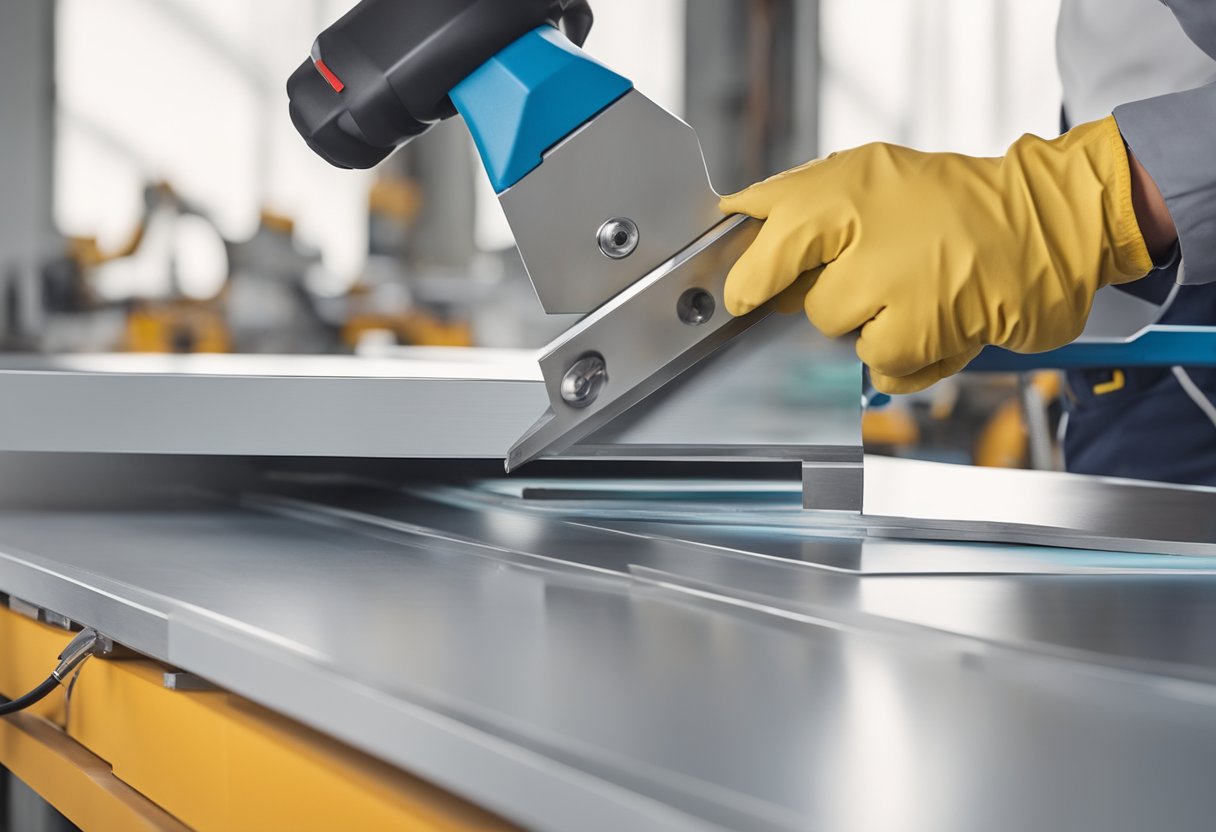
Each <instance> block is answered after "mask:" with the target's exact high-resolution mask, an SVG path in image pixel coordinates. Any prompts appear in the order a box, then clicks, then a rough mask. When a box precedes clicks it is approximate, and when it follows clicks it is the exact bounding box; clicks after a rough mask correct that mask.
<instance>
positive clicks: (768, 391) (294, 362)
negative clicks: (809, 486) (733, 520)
mask: <svg viewBox="0 0 1216 832" xmlns="http://www.w3.org/2000/svg"><path fill="white" fill-rule="evenodd" d="M536 361H537V356H536V354H535V353H533V352H531V351H525V350H518V351H510V350H438V349H421V350H418V349H406V350H398V351H396V352H395V353H394V357H393V358H362V357H334V356H331V357H327V356H295V357H291V356H243V355H224V356H220V355H215V356H153V355H133V354H132V355H98V356H61V357H29V356H0V400H3V401H4V402H5V406H4V408H0V451H47V452H56V453H68V452H80V453H131V454H166V455H192V456H197V455H231V456H251V457H263V456H267V457H288V456H290V457H356V458H363V457H369V458H417V459H487V460H501V459H503V458H504V457H505V456H506V454H507V451H508V449H509V448H510V447H511V444H512V443H513V442H514V441H515V440H516V439H517V438H518V437H519V436H520V435H521V434H522V433H523V432H524V431H525V430H527V428H528V426H529V425H531V424H532V423H533V422H534V421H535V420H536V417H537V415H538V414H540V413H542V412H543V411H544V410H545V408H546V407H547V405H548V398H547V393H546V390H545V387H544V383H543V381H542V379H541V376H540V371H539V369H538V367H537V363H536ZM804 365H813V366H814V367H816V368H817V372H818V373H820V374H823V373H827V374H828V375H829V376H831V378H830V380H829V383H822V382H819V381H818V380H817V379H816V380H811V381H810V382H808V383H805V384H802V383H800V384H798V385H791V384H790V377H791V376H793V377H794V378H795V380H796V381H799V382H800V381H801V380H800V379H799V378H798V376H797V374H798V373H799V368H800V367H802V366H804ZM856 366H857V365H856V363H855V359H854V358H853V357H852V355H851V354H848V353H847V352H846V351H841V350H839V349H838V348H836V347H835V346H833V345H832V344H830V343H828V342H826V341H825V340H823V339H820V338H818V337H817V336H816V335H815V334H814V333H813V332H812V331H811V330H810V328H809V327H807V326H805V324H804V323H802V322H801V321H798V320H795V319H793V318H784V319H780V320H778V319H776V318H772V319H769V320H767V321H764V322H762V323H761V324H759V325H757V326H756V327H754V328H753V330H752V331H750V332H749V333H748V337H747V338H743V339H737V340H736V342H735V343H732V344H730V345H729V346H728V347H727V348H725V349H723V350H720V351H719V352H718V353H717V354H715V355H713V356H711V357H710V358H709V359H707V360H706V361H704V362H702V364H701V365H700V366H698V367H697V368H694V369H693V370H691V371H690V372H688V373H686V374H685V375H684V376H683V377H682V378H680V379H679V380H677V381H676V382H675V383H673V384H671V385H669V386H668V387H667V388H665V389H664V390H662V391H660V392H659V393H658V394H656V395H655V396H653V397H651V400H648V401H646V402H643V403H642V404H641V405H639V406H638V407H636V408H634V409H633V410H632V411H630V412H629V413H628V414H626V416H625V417H624V418H622V419H620V420H617V421H616V422H614V423H613V424H612V425H609V426H607V427H606V428H605V429H604V430H602V431H600V432H599V433H598V434H597V435H596V436H593V437H588V442H589V443H590V444H591V445H592V446H593V447H592V448H591V449H590V450H589V451H588V454H589V455H591V456H597V457H598V456H603V455H605V453H606V451H611V452H613V453H614V455H617V456H645V455H646V454H647V453H649V451H650V450H651V449H652V448H654V447H656V446H663V447H666V448H668V449H672V450H674V451H676V454H675V456H677V457H685V458H687V457H690V456H691V457H696V456H700V455H702V454H703V453H704V452H709V453H710V454H711V455H712V456H714V458H717V457H718V456H725V457H728V458H729V457H737V456H739V455H740V454H741V453H743V454H750V455H751V456H752V457H753V458H757V459H769V458H774V457H773V453H774V451H777V452H779V453H780V456H778V457H776V458H782V459H784V458H791V457H790V456H789V455H788V453H787V449H788V448H790V447H791V446H810V447H812V448H813V447H815V446H820V445H827V446H835V445H844V446H850V447H852V448H858V447H860V441H861V428H860V414H859V413H858V411H857V407H856V401H855V397H854V396H853V395H852V394H851V393H850V392H849V390H848V386H847V384H846V385H844V386H842V385H841V384H839V383H838V382H837V381H835V380H834V378H835V376H839V377H841V378H845V379H847V378H850V377H851V376H852V375H853V374H854V373H855V372H856ZM833 374H834V375H833ZM791 387H793V389H795V390H801V389H803V388H805V389H806V391H807V392H806V393H805V394H803V395H802V398H792V399H791V400H790V401H788V402H787V401H783V400H777V399H774V391H775V390H782V389H784V390H789V389H791ZM756 403H763V404H764V408H763V410H764V413H763V414H761V415H759V416H758V415H757V407H756ZM707 409H708V410H712V412H713V413H714V414H715V417H714V418H713V419H705V418H703V414H704V413H705V412H706V410H707ZM680 449H684V450H683V451H681V450H680ZM573 455H577V456H582V455H586V454H584V453H582V452H576V453H575V454H573ZM792 458H798V456H797V455H795V456H794V457H792Z"/></svg>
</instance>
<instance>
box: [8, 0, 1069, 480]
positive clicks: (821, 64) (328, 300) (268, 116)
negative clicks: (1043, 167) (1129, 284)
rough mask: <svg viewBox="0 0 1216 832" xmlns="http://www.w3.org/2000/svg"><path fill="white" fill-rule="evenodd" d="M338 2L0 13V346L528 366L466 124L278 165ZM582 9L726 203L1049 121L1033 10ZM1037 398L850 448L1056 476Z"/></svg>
mask: <svg viewBox="0 0 1216 832" xmlns="http://www.w3.org/2000/svg"><path fill="white" fill-rule="evenodd" d="M350 5H351V3H350V0H306V1H305V2H301V0H106V2H97V0H57V2H52V0H5V2H4V3H3V4H0V73H3V77H4V78H5V84H4V86H3V88H2V89H0V189H2V191H3V195H4V200H3V203H2V204H0V287H2V288H0V346H2V347H3V348H4V349H6V350H10V351H12V350H19V351H41V352H108V351H142V352H275V353H284V352H286V353H332V352H350V351H358V350H363V351H375V350H377V349H382V348H385V347H387V346H392V345H416V346H419V345H420V346H434V345H438V346H465V345H468V346H492V347H537V346H540V345H541V344H543V343H544V342H545V341H546V340H547V339H548V338H549V337H551V336H552V335H554V334H555V333H557V332H559V331H561V330H562V329H563V328H565V327H566V326H567V325H568V324H569V321H568V320H563V319H561V318H557V317H553V316H545V315H543V314H542V312H541V309H540V306H539V304H538V303H537V302H536V299H535V297H534V295H533V293H532V289H531V286H530V284H529V283H528V281H527V278H526V276H525V274H524V272H523V269H522V265H521V264H520V261H519V258H518V256H517V254H516V253H515V252H514V250H513V248H512V244H511V237H510V232H509V229H508V228H507V227H506V224H505V222H504V220H503V218H502V215H501V212H500V210H499V207H498V204H497V201H496V200H495V198H494V195H493V192H492V190H491V189H490V186H489V183H488V181H487V180H486V178H485V175H484V173H483V172H482V170H481V167H480V165H479V164H478V163H477V161H476V156H475V153H474V151H473V148H472V144H471V141H470V140H469V138H468V135H467V132H466V131H465V130H464V129H463V127H462V125H460V124H458V123H446V124H443V125H440V126H439V127H438V128H437V129H435V130H433V131H432V132H431V133H429V134H428V135H426V136H425V137H423V138H422V139H421V140H419V141H417V142H415V143H413V144H411V145H410V146H409V147H407V148H406V149H405V150H404V151H402V152H401V153H399V154H397V155H396V156H395V157H393V159H392V160H391V161H389V162H388V163H386V164H385V165H383V166H382V167H381V168H380V169H378V170H376V171H374V172H371V173H352V172H346V171H338V170H333V169H331V168H329V167H327V166H326V165H325V164H324V163H323V162H321V161H320V160H318V159H317V158H316V157H315V156H314V155H313V154H312V153H311V152H310V151H309V150H308V149H307V148H306V147H305V145H304V144H303V142H301V141H300V139H299V137H298V135H297V134H296V132H295V130H294V129H293V127H292V125H291V123H290V121H289V119H288V118H287V99H286V94H285V91H284V79H286V78H287V76H288V75H289V74H290V72H291V71H292V70H293V69H294V68H295V67H296V66H297V65H298V64H299V61H300V59H301V57H302V56H303V55H305V54H306V53H307V51H308V48H309V46H310V44H311V41H312V38H313V36H314V35H315V33H316V32H318V31H320V30H321V29H322V28H324V27H325V26H326V25H328V24H329V23H330V22H331V21H332V20H333V19H335V18H336V17H338V16H339V15H340V14H342V13H343V12H344V11H345V10H346V9H347V8H349V6H350ZM596 12H597V15H598V20H597V25H596V28H595V30H594V32H593V33H592V35H591V38H590V41H589V42H588V46H587V48H588V51H589V52H591V53H592V54H593V55H596V56H598V57H601V58H603V59H604V60H606V61H607V62H609V63H610V64H611V65H612V66H614V67H615V68H617V69H619V70H621V71H622V72H623V73H624V74H626V75H628V76H630V77H632V78H633V79H634V80H635V82H636V83H637V86H638V87H639V88H640V89H641V90H643V91H644V92H645V93H646V94H647V95H649V96H650V97H652V98H654V99H655V100H657V101H658V102H659V103H661V104H663V105H664V106H666V107H668V108H669V109H671V110H673V111H675V112H676V113H678V114H680V115H681V116H683V117H684V118H685V119H686V120H688V121H689V122H690V123H691V124H692V125H693V126H694V127H695V128H696V129H697V130H698V132H699V134H700V136H701V138H702V140H703V143H704V149H705V153H706V157H707V162H708V164H709V168H710V171H711V175H712V178H713V181H714V182H715V183H716V185H717V187H718V189H719V190H721V191H729V190H734V189H738V188H740V187H743V186H744V185H746V184H748V183H749V182H751V181H754V180H756V179H760V178H763V177H765V176H767V175H769V174H771V173H774V172H776V171H778V170H781V169H783V168H786V167H789V166H791V165H794V164H797V163H800V162H802V161H805V160H807V159H809V158H812V157H814V156H816V155H819V154H822V153H826V152H830V151H831V150H834V149H839V148H844V147H849V146H853V145H856V144H860V143H863V142H866V141H871V140H889V141H895V142H900V143H903V144H910V145H913V146H916V147H921V148H925V149H954V150H959V151H964V152H969V153H980V154H986V153H991V154H996V153H999V152H1001V151H1002V150H1003V149H1004V147H1005V146H1006V145H1007V144H1008V143H1009V142H1010V141H1011V140H1012V139H1014V138H1015V137H1016V136H1017V135H1019V134H1021V133H1023V132H1036V133H1040V134H1051V133H1052V132H1054V131H1055V129H1056V125H1057V123H1058V113H1059V105H1060V92H1059V89H1058V81H1057V80H1056V70H1055V58H1054V27H1055V22H1056V15H1057V13H1058V3H1057V2H1055V0H1029V1H1026V0H1023V2H1015V0H907V1H906V2H902V3H890V2H887V0H819V2H816V0H696V2H695V3H694V2H691V0H687V1H686V0H613V2H611V3H602V4H600V5H599V6H598V7H597V8H596ZM1052 385H1053V379H1052V377H1045V378H1043V379H1040V380H1038V381H1037V382H1036V383H1033V384H1029V385H1028V384H1026V383H1022V384H1021V385H1020V386H1018V385H1017V384H1015V383H1013V382H1011V381H1009V380H1001V379H998V380H992V379H986V380H978V381H977V380H965V381H963V382H956V383H952V384H948V385H945V386H942V387H940V388H939V389H937V390H935V391H933V392H932V393H930V394H929V395H927V396H924V397H921V398H920V399H916V400H913V401H908V402H902V403H901V404H900V405H899V406H897V407H895V408H892V409H889V410H887V411H884V412H881V413H874V414H871V415H870V416H868V417H867V419H868V421H867V425H866V431H867V440H868V442H869V443H870V445H871V446H872V447H874V448H875V449H886V450H889V451H894V452H898V453H904V454H909V455H922V456H931V457H935V458H948V459H952V460H955V461H960V460H973V461H978V462H981V463H985V464H1003V465H1014V466H1023V465H1029V464H1032V463H1034V464H1037V465H1039V466H1050V465H1051V464H1052V458H1051V452H1050V449H1047V450H1046V451H1044V450H1043V448H1042V447H1039V449H1038V452H1037V455H1036V454H1035V453H1032V451H1034V449H1035V446H1036V443H1035V442H1033V441H1031V442H1028V441H1027V427H1026V425H1027V423H1028V422H1030V423H1031V424H1032V425H1037V427H1038V429H1039V430H1040V439H1042V436H1046V435H1048V434H1047V433H1043V431H1049V414H1048V413H1047V412H1046V411H1045V410H1044V408H1039V410H1040V411H1043V412H1041V413H1039V412H1036V413H1034V414H1032V415H1031V417H1030V418H1029V419H1028V418H1027V414H1028V413H1030V410H1028V408H1027V402H1028V401H1041V402H1047V403H1049V402H1050V401H1051V400H1052V399H1053V398H1054V390H1053V387H1052ZM1040 416H1041V417H1042V420H1040V418H1039V417H1040ZM1040 421H1041V424H1040ZM947 425H949V428H948V429H947V428H946V426H947ZM960 426H961V427H960ZM1031 433H1032V434H1033V431H1032V432H1031ZM1037 444H1038V445H1039V446H1042V444H1043V443H1042V442H1041V441H1040V442H1038V443H1037Z"/></svg>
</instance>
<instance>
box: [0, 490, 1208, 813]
mask: <svg viewBox="0 0 1216 832" xmlns="http://www.w3.org/2000/svg"><path fill="white" fill-rule="evenodd" d="M404 487H405V490H403V489H402V487H400V486H398V485H396V484H392V483H383V484H376V483H373V482H368V483H366V484H362V485H361V484H359V483H358V482H357V481H355V480H354V479H352V478H350V477H330V478H320V477H316V476H310V477H300V476H295V475H291V476H289V475H274V476H271V477H269V478H267V479H264V480H262V481H260V482H252V483H249V484H247V485H245V486H243V487H242V488H241V489H240V490H239V491H237V492H233V493H231V494H230V495H229V496H227V497H225V496H224V495H223V494H217V495H216V496H217V499H214V500H212V499H203V498H185V499H178V501H177V502H163V503H162V504H160V505H158V504H156V503H149V502H145V503H144V504H143V505H142V506H139V507H136V506H132V507H131V508H129V509H128V510H125V511H116V510H111V511H106V512H96V511H86V510H69V507H66V506H61V507H59V508H57V509H55V510H45V509H44V510H41V511H39V510H31V509H21V510H18V509H8V510H5V511H3V512H0V552H2V553H3V557H0V588H3V589H5V590H8V591H16V590H15V588H17V587H20V589H21V592H22V595H23V597H26V598H27V599H28V600H30V601H32V602H33V603H37V604H40V605H44V606H47V607H51V608H54V609H58V610H59V611H61V612H63V613H64V614H67V615H70V616H72V617H73V618H75V619H78V620H82V621H85V622H87V623H94V621H95V620H96V619H97V618H98V617H103V618H107V620H108V621H110V622H111V623H118V624H122V623H123V622H125V623H126V629H125V632H124V635H125V637H126V638H127V639H129V641H128V643H129V644H132V645H133V646H136V647H138V648H140V649H143V650H146V651H148V652H150V653H152V654H154V655H156V656H158V657H161V658H164V659H165V660H167V661H170V662H172V663H173V664H174V665H176V666H178V667H181V668H183V669H185V670H187V671H190V672H192V673H196V674H198V675H200V676H202V677H204V678H207V679H209V680H211V681H213V682H216V683H218V684H220V685H221V686H223V687H226V688H229V689H232V690H235V691H237V692H239V693H242V694H243V695H246V696H249V697H251V698H253V699H255V700H256V701H259V702H262V703H263V704H266V705H268V706H269V707H272V708H274V709H275V710H278V711H280V712H282V713H285V714H287V715H290V716H293V717H295V718H298V719H301V720H304V721H305V722H307V723H309V724H311V725H314V726H316V727H317V728H319V729H320V730H322V731H325V732H327V733H330V734H332V735H333V736H336V737H338V738H339V739H341V740H343V741H345V742H348V743H351V744H353V745H356V746H358V747H360V748H364V749H365V750H368V751H370V752H371V753H373V754H376V755H378V756H380V757H382V758H384V759H387V760H389V761H391V762H393V763H395V764H398V765H401V766H404V767H406V768H407V769H409V770H410V771H412V772H414V773H415V774H418V775H420V776H423V777H425V778H427V779H430V780H433V781H434V782H437V783H439V784H441V785H444V786H446V787H448V788H451V789H453V790H455V791H456V792H457V793H459V794H462V795H464V796H466V797H468V798H469V799H471V800H474V801H476V802H478V803H481V804H482V805H485V806H487V807H489V808H491V809H494V810H496V811H499V812H501V813H503V814H504V815H506V816H507V817H508V818H510V819H512V820H515V821H517V822H519V823H521V824H523V825H526V826H529V827H531V828H537V829H570V828H578V829H591V830H598V829H605V830H619V829H706V828H728V829H749V830H751V829H759V830H803V829H833V830H845V832H852V830H876V829H883V830H885V829H892V828H895V829H900V830H912V831H913V832H916V830H934V832H951V830H967V831H968V832H970V830H974V829H977V828H983V829H995V830H1018V832H1022V830H1025V829H1027V828H1045V829H1055V828H1067V829H1070V830H1074V829H1075V830H1091V829H1092V830H1103V832H1106V831H1107V830H1142V829H1145V828H1205V827H1206V824H1207V822H1208V820H1209V819H1210V817H1211V816H1212V814H1213V812H1216V796H1214V795H1213V794H1212V792H1211V790H1210V789H1209V788H1207V786H1206V781H1207V779H1208V767H1209V764H1210V761H1211V760H1212V758H1213V754H1216V687H1213V683H1214V682H1216V605H1214V604H1213V602H1214V601H1216V577H1213V576H1212V575H1209V574H1191V575H1186V576H1179V577H1170V576H1168V575H1164V574H1157V575H1141V574H1138V573H1137V572H1136V571H1135V568H1134V567H1135V566H1136V564H1134V563H1132V562H1131V561H1128V560H1127V558H1128V557H1129V556H1125V555H1124V556H1119V555H1116V556H1107V555H1102V554H1100V553H1082V552H1070V551H1066V550H1060V551H1056V552H1045V551H1044V550H1028V549H1022V548H1018V547H991V546H973V545H958V544H933V543H897V542H893V541H882V540H880V541H868V540H863V539H856V538H853V539H850V538H848V537H845V538H842V537H840V536H839V535H838V534H836V533H835V532H834V531H833V530H831V529H828V530H826V531H824V532H820V533H814V532H813V531H810V530H808V531H806V532H803V533H801V534H796V535H795V534H790V533H788V532H773V531H772V530H763V529H755V528H750V529H749V528H743V527H733V528H732V527H730V526H727V525H723V524H719V525H718V526H716V527H715V526H708V525H706V524H703V523H700V522H691V523H678V522H674V521H672V522H664V523H658V524H653V523H652V524H647V525H638V524H633V523H630V522H628V521H620V522H619V523H618V526H619V527H617V528H609V527H608V525H610V524H611V523H612V522H614V521H611V520H610V519H605V518H594V517H590V516H587V515H586V512H583V511H581V510H577V509H576V510H571V509H569V508H565V509H563V508H562V506H561V505H560V504H559V505H557V506H554V505H551V503H552V502H553V501H549V502H550V509H549V510H548V511H545V512H538V511H533V510H531V508H530V506H531V504H532V502H534V501H527V500H524V499H522V498H521V497H513V496H511V495H510V494H509V493H508V492H509V488H504V489H502V490H499V489H496V490H485V489H468V488H465V489H449V490H441V489H437V488H434V487H432V486H425V485H422V484H414V485H408V484H406V485H405V486H404ZM511 487H514V486H511ZM719 487H721V484H719ZM166 490H167V489H166ZM690 490H691V491H696V490H698V489H696V488H691V487H690ZM701 490H702V492H703V493H702V495H701V496H702V498H705V497H706V496H707V495H706V494H705V493H704V491H705V489H701ZM521 493H522V492H521ZM744 493H745V494H749V493H750V494H751V497H750V498H748V497H744V498H741V499H742V500H744V501H745V500H746V499H751V500H753V501H757V502H759V503H761V504H763V503H765V502H774V503H776V505H775V507H774V509H773V510H774V511H785V510H788V509H789V508H790V503H791V502H792V503H793V506H792V508H793V510H794V511H797V503H798V495H797V490H796V488H795V490H794V491H793V492H786V493H784V494H783V493H782V492H781V489H780V488H773V487H771V486H768V485H761V484H757V485H755V486H753V487H750V488H748V489H744ZM685 496H686V497H687V495H685ZM709 496H712V495H709ZM233 499H235V500H237V501H238V502H236V503H234V502H232V500H233ZM640 502H651V500H650V499H648V498H644V499H641V500H640ZM713 512H714V509H713V508H712V507H711V508H707V509H706V510H705V514H710V513H713ZM715 529H716V531H715ZM875 557H877V558H879V559H880V560H881V563H882V568H880V569H877V571H872V570H874V569H875V566H876V565H877V564H878V563H879V561H876V560H873V558H875ZM1023 558H1026V559H1027V560H1026V563H1025V566H1024V567H1023V568H1019V566H1018V564H1019V562H1020V561H1021V560H1022V559H1023ZM1104 558H1108V560H1106V561H1104V560H1103V559H1104ZM1121 559H1123V560H1122V565H1121V566H1116V568H1117V569H1119V570H1121V571H1123V572H1124V574H1097V573H1094V572H1086V571H1085V569H1087V568H1090V567H1093V566H1094V565H1095V564H1100V563H1103V562H1105V563H1107V564H1108V565H1110V564H1118V563H1119V562H1120V560H1121ZM997 562H1001V563H1003V564H1005V565H1003V566H1001V567H1000V569H999V570H998V571H999V572H1001V574H995V573H992V572H991V569H992V567H993V565H994V564H995V563H997ZM905 563H906V566H903V564H905ZM951 563H953V564H955V565H954V566H953V567H951V566H950V564H951ZM1180 563H1188V564H1190V565H1192V566H1195V567H1196V569H1195V571H1203V570H1210V569H1211V568H1212V566H1213V563H1212V562H1210V561H1198V560H1196V561H1190V560H1189V559H1179V558H1145V559H1142V563H1140V564H1139V566H1140V567H1145V566H1152V565H1153V564H1156V565H1157V566H1158V567H1160V569H1159V570H1158V571H1168V569H1169V568H1171V567H1173V566H1174V565H1175V564H1180ZM842 566H843V567H846V568H843V569H842V568H840V567H842ZM1074 566H1075V567H1077V571H1075V572H1073V571H1070V569H1072V568H1073V567H1074ZM848 567H852V568H848ZM888 570H889V571H888ZM985 572H987V573H986V574H985ZM141 621H142V622H144V625H145V627H146V630H145V632H143V633H142V634H141V631H140V628H139V627H137V626H135V624H136V623H137V622H141ZM114 635H116V636H117V633H115V634H114ZM120 640H122V639H120ZM876 795H877V796H881V797H882V799H881V800H877V799H875V796H876Z"/></svg>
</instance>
